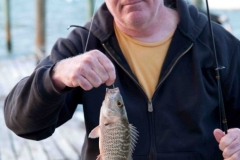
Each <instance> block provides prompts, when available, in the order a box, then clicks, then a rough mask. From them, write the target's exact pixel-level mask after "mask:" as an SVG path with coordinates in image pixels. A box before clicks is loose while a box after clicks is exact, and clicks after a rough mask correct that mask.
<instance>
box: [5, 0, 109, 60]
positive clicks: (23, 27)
mask: <svg viewBox="0 0 240 160" xmlns="http://www.w3.org/2000/svg"><path fill="white" fill-rule="evenodd" d="M103 1H104V0H97V7H99V6H100V5H101V4H102V3H103ZM2 4H4V1H3V0H0V58H6V57H9V54H8V53H7V50H6V41H5V28H4V27H5V26H4V25H5V24H4V18H5V17H4V11H3V9H4V8H3V5H2ZM10 6H11V25H12V30H11V32H12V49H13V51H12V53H11V55H12V56H14V57H16V56H18V55H28V54H33V53H34V51H35V8H36V7H35V1H34V0H31V1H30V0H11V1H10ZM87 19H88V0H50V1H48V0H46V52H47V54H49V53H50V52H51V48H52V46H53V45H54V43H55V42H56V40H57V39H58V38H60V37H64V38H65V37H66V36H67V35H68V34H69V32H70V30H71V29H70V30H67V27H68V26H69V25H71V24H76V25H83V24H84V23H85V22H86V21H87Z"/></svg>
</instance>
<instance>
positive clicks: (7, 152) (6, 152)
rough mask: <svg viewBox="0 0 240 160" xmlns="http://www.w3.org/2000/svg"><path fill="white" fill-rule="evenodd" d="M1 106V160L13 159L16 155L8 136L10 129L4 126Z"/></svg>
mask: <svg viewBox="0 0 240 160" xmlns="http://www.w3.org/2000/svg"><path fill="white" fill-rule="evenodd" d="M2 113H3V111H2V108H0V126H1V132H0V147H1V155H0V157H1V160H15V159H16V155H15V152H14V150H13V147H12V146H13V144H12V141H11V138H10V136H9V135H10V131H9V130H8V129H7V128H6V127H5V123H4V117H3V114H2Z"/></svg>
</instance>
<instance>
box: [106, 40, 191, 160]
mask: <svg viewBox="0 0 240 160" xmlns="http://www.w3.org/2000/svg"><path fill="white" fill-rule="evenodd" d="M102 45H103V47H104V48H105V50H106V51H107V52H108V54H109V55H110V56H111V57H112V58H113V59H114V61H115V62H116V63H117V64H118V65H119V66H120V67H121V68H122V69H123V70H124V72H125V73H126V74H127V75H128V76H129V77H130V78H131V79H132V80H133V81H134V82H135V83H136V84H137V85H138V86H139V87H140V88H141V89H142V92H143V93H144V95H145V97H146V99H147V100H148V112H149V120H150V130H151V148H150V156H149V158H150V160H155V159H156V157H155V156H156V154H155V151H156V146H155V134H154V130H155V129H154V126H153V125H154V116H153V104H152V100H153V97H154V95H155V94H156V91H157V89H158V88H159V87H160V85H161V84H162V83H163V82H164V81H165V80H166V79H167V77H168V76H169V74H170V73H171V72H172V70H173V68H174V67H175V66H176V64H177V62H178V61H179V60H180V59H181V58H182V57H183V56H184V55H185V54H186V53H187V52H188V51H189V50H190V49H191V48H192V46H193V43H192V44H191V45H190V46H189V47H188V48H187V49H186V50H185V51H184V52H183V53H182V54H181V55H180V56H179V57H178V58H177V59H176V60H175V62H174V63H173V65H172V67H171V68H170V70H169V71H168V73H167V74H166V75H165V76H164V78H163V79H162V80H161V81H160V82H159V83H158V85H157V87H156V89H155V92H154V94H153V96H152V99H148V97H147V95H146V93H145V92H144V89H143V88H142V86H141V85H140V84H139V83H138V82H137V81H136V80H135V79H134V78H133V76H132V75H131V74H130V73H129V72H128V71H127V70H126V69H125V68H124V67H123V66H122V65H121V64H120V63H119V62H118V61H117V60H116V59H115V57H114V56H113V55H112V54H111V52H110V51H109V49H108V48H107V46H106V45H105V44H104V43H103V44H102Z"/></svg>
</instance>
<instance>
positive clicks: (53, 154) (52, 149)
mask: <svg viewBox="0 0 240 160" xmlns="http://www.w3.org/2000/svg"><path fill="white" fill-rule="evenodd" d="M41 144H42V145H43V148H44V150H45V152H46V154H47V156H48V158H49V160H64V159H65V157H64V156H63V155H62V153H61V152H60V151H59V149H58V147H57V146H56V145H55V143H54V142H53V140H52V137H49V138H47V139H45V140H42V141H41Z"/></svg>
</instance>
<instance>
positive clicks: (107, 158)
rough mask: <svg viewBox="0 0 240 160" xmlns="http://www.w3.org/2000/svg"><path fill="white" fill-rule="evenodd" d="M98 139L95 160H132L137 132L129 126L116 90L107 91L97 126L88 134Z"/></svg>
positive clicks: (124, 109)
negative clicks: (97, 151) (98, 150)
mask: <svg viewBox="0 0 240 160" xmlns="http://www.w3.org/2000/svg"><path fill="white" fill-rule="evenodd" d="M89 137H90V138H98V137H99V149H100V155H99V156H98V157H97V160H132V153H133V150H134V147H135V144H136V141H137V137H138V132H137V130H136V128H135V127H134V126H133V125H131V124H129V122H128V117H127V112H126V108H125V106H124V103H123V99H122V96H121V94H120V91H119V89H118V88H114V89H107V91H106V95H105V99H104V101H103V103H102V107H101V110H100V118H99V125H98V126H97V127H95V128H94V129H93V130H92V131H91V133H90V134H89Z"/></svg>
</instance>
